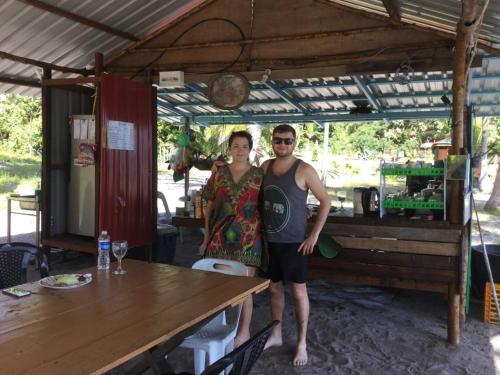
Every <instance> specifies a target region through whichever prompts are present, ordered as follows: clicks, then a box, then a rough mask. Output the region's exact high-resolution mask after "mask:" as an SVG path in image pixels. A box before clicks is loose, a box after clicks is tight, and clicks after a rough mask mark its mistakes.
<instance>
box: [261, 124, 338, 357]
mask: <svg viewBox="0 0 500 375" xmlns="http://www.w3.org/2000/svg"><path fill="white" fill-rule="evenodd" d="M296 144H297V139H296V134H295V129H294V128H293V127H291V126H290V125H287V124H283V125H278V126H277V127H276V128H275V129H274V131H273V139H272V146H273V151H274V154H275V155H276V158H275V159H271V160H267V161H266V162H265V163H264V164H263V165H262V168H263V170H264V174H265V176H264V182H263V190H264V204H263V221H264V225H265V229H266V233H267V240H268V245H269V246H268V247H269V274H270V278H271V285H270V287H269V290H270V293H271V312H272V319H273V320H279V321H280V322H281V321H282V318H283V310H284V307H285V294H284V284H285V283H287V282H291V289H292V295H293V300H294V304H295V319H296V321H297V347H296V349H295V354H294V357H293V360H292V364H293V365H294V366H303V365H305V364H307V346H306V334H307V323H308V319H309V297H308V295H307V287H306V267H307V256H306V255H309V254H311V253H312V252H313V249H314V246H315V245H316V242H317V240H318V236H319V234H320V232H321V229H322V228H323V225H324V224H325V221H326V218H327V216H328V213H329V211H330V197H329V196H328V194H327V192H326V190H325V188H324V187H323V185H322V183H321V181H320V179H319V176H318V174H317V173H316V171H315V170H314V168H313V167H312V166H311V165H309V164H307V163H305V162H303V161H301V160H299V159H297V158H296V157H294V156H293V150H294V149H295V146H296ZM308 190H310V191H311V192H312V194H313V195H314V196H315V197H316V198H317V199H318V200H319V203H320V205H319V209H318V214H317V217H316V221H315V224H314V226H313V228H312V230H311V232H310V233H309V235H307V234H306V229H307V205H306V203H307V194H308ZM282 343H283V341H282V326H281V323H280V324H279V325H277V326H275V327H274V328H273V331H272V333H271V336H270V337H269V340H268V341H267V343H266V348H268V347H271V346H279V345H282Z"/></svg>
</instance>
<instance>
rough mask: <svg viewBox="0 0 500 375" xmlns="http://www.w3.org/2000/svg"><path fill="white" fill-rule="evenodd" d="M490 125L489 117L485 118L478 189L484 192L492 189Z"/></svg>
mask: <svg viewBox="0 0 500 375" xmlns="http://www.w3.org/2000/svg"><path fill="white" fill-rule="evenodd" d="M489 123H490V119H489V117H483V127H482V129H481V151H480V154H479V155H481V160H480V163H481V164H480V169H479V170H480V174H479V179H478V184H477V187H478V189H479V191H484V190H486V189H488V188H490V187H491V181H489V177H488V126H489Z"/></svg>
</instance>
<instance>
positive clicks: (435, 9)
mask: <svg viewBox="0 0 500 375" xmlns="http://www.w3.org/2000/svg"><path fill="white" fill-rule="evenodd" d="M330 1H333V2H336V3H340V4H344V5H349V6H354V7H357V8H358V9H363V10H369V11H371V12H374V13H379V14H383V15H387V12H386V11H385V8H384V6H383V3H382V1H381V0H330ZM44 2H45V3H46V4H50V5H54V6H57V7H59V8H61V9H64V10H67V11H70V12H73V13H76V14H78V15H81V16H84V17H86V18H89V19H91V20H93V21H96V22H100V23H103V24H105V25H107V26H110V27H113V28H116V29H119V30H121V31H123V32H127V33H129V34H132V35H134V36H136V37H137V38H139V39H142V38H144V37H146V36H147V35H148V33H150V32H151V30H154V29H155V28H157V27H158V26H159V25H160V24H163V23H164V22H165V19H166V18H167V17H169V16H172V15H173V14H177V13H179V12H180V11H181V10H182V9H187V8H189V7H192V6H193V4H194V3H201V2H202V0H170V1H166V0H149V1H140V0H106V1H102V0H101V1H97V0H44ZM399 3H400V4H401V9H402V19H403V20H406V21H409V22H417V23H420V24H424V25H428V26H429V27H434V28H438V29H440V30H443V31H447V32H452V31H453V30H454V29H455V27H456V23H457V21H458V18H459V15H460V12H461V3H462V2H461V1H459V0H440V1H435V0H414V1H409V0H408V1H406V0H400V1H399ZM499 30H500V1H499V0H494V1H493V0H492V1H490V3H489V7H488V9H487V11H486V14H485V17H484V21H483V26H482V28H481V31H480V36H481V38H482V39H483V40H485V41H489V42H491V43H492V45H493V46H497V43H498V45H500V31H499ZM130 43H131V41H130V40H127V39H124V38H122V37H119V36H116V35H113V34H110V33H107V32H104V31H100V30H97V29H95V28H92V27H89V26H87V25H84V24H80V23H77V22H75V21H71V20H69V19H67V18H64V17H61V16H57V15H54V14H52V13H49V12H46V11H43V10H40V9H38V8H34V7H32V6H28V5H25V4H24V3H22V2H20V1H16V0H4V1H2V2H0V51H3V52H7V53H11V54H14V55H18V56H23V57H28V58H31V59H36V60H40V61H44V62H47V63H52V64H57V65H62V66H69V67H73V68H80V69H81V68H84V67H85V66H86V65H87V64H92V63H93V61H94V53H95V52H96V51H99V52H102V53H103V54H104V56H105V57H106V59H108V58H110V57H111V56H113V55H116V54H118V53H119V52H120V51H122V50H123V49H124V48H125V47H126V46H128V45H129V44H130ZM37 69H39V68H35V67H33V66H31V65H25V64H21V63H17V62H14V61H10V60H7V59H0V75H2V76H3V77H16V78H25V79H34V78H35V77H36V70H37ZM472 74H473V81H472V85H471V98H472V102H473V103H474V104H475V105H476V109H477V111H478V113H480V114H484V115H500V104H499V103H500V59H498V58H494V57H489V58H487V59H485V60H483V63H482V66H481V67H479V68H474V69H473V73H472ZM66 76H68V74H63V73H59V72H55V71H54V78H61V77H66ZM404 78H405V76H404V74H403V75H402V74H399V75H398V74H397V73H396V72H394V73H391V74H374V75H360V76H357V77H349V76H345V77H321V78H311V79H293V80H282V81H273V80H270V81H268V84H266V83H263V82H257V81H255V82H252V91H251V94H250V96H249V99H248V101H247V103H246V104H245V105H244V106H242V107H241V108H240V109H238V110H237V111H233V112H227V111H221V110H219V109H217V108H215V107H214V106H213V105H212V104H211V103H210V102H209V101H208V99H207V98H206V96H205V95H204V90H205V88H206V85H205V84H201V83H200V84H198V85H189V86H187V87H186V88H183V89H172V90H160V91H159V100H158V103H159V108H158V110H159V112H158V113H159V116H161V117H165V118H168V119H171V120H176V119H178V118H179V117H181V116H191V117H194V118H195V119H196V120H197V121H200V122H203V123H207V124H209V123H216V122H221V121H226V122H231V121H234V122H268V121H270V122H272V121H283V120H284V119H290V120H293V119H297V121H302V120H304V121H309V120H311V121H344V120H346V119H351V120H352V118H353V117H352V115H350V116H349V114H350V112H351V111H352V109H353V108H357V107H359V106H360V104H363V103H367V102H368V103H370V107H371V108H372V113H371V114H365V115H359V116H358V117H357V118H362V117H363V116H364V117H363V118H367V119H370V118H371V119H384V118H388V119H391V118H403V117H404V116H406V115H405V114H410V113H411V114H412V116H427V117H431V116H438V117H439V116H441V117H442V116H448V114H449V106H448V105H446V104H443V102H442V101H441V97H442V96H443V95H447V96H448V97H450V99H451V86H452V82H451V79H452V75H451V72H416V73H414V74H411V77H410V78H411V79H409V81H408V82H403V81H404ZM402 83H403V84H402ZM269 84H271V85H272V86H270V85H269ZM0 92H12V93H21V94H30V95H33V94H35V95H36V94H38V93H39V89H36V88H29V87H25V86H14V85H12V84H6V83H0ZM415 112H419V114H416V113H415ZM408 116H409V115H408ZM278 118H279V120H277V119H278Z"/></svg>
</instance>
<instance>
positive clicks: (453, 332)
mask: <svg viewBox="0 0 500 375" xmlns="http://www.w3.org/2000/svg"><path fill="white" fill-rule="evenodd" d="M455 283H456V281H450V282H449V284H448V342H449V343H450V344H452V345H458V344H459V343H460V294H458V293H457V288H456V286H455Z"/></svg>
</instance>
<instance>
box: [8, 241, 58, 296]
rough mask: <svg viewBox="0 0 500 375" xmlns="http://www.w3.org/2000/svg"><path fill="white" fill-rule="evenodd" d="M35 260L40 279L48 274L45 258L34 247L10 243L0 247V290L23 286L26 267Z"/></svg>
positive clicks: (26, 271) (27, 244) (26, 274)
mask: <svg viewBox="0 0 500 375" xmlns="http://www.w3.org/2000/svg"><path fill="white" fill-rule="evenodd" d="M33 258H34V259H35V261H36V266H37V268H38V269H39V270H40V278H42V277H45V276H47V275H48V274H49V272H48V262H47V257H46V256H45V254H43V252H42V251H41V250H40V248H38V247H37V246H35V245H32V244H29V243H24V242H12V243H5V244H1V245H0V289H4V288H10V287H12V286H16V285H19V284H24V283H26V282H27V281H28V280H27V278H28V266H29V262H30V260H31V259H33Z"/></svg>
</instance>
